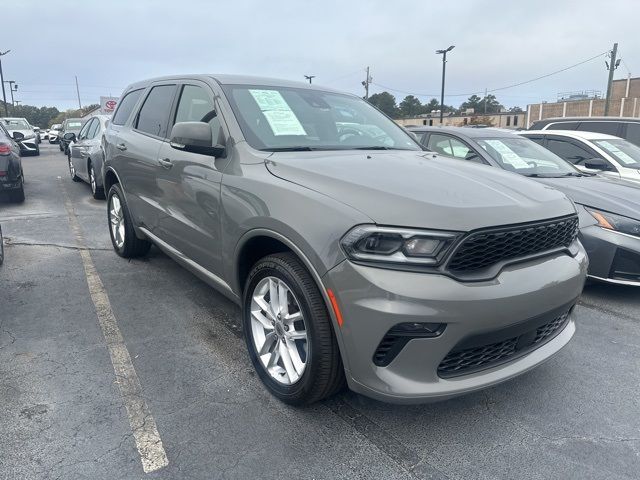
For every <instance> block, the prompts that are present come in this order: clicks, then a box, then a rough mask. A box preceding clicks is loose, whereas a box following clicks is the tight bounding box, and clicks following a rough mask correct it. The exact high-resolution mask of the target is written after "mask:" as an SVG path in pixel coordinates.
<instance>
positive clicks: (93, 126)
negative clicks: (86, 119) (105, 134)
mask: <svg viewBox="0 0 640 480" xmlns="http://www.w3.org/2000/svg"><path fill="white" fill-rule="evenodd" d="M99 130H100V120H98V119H97V118H94V119H93V123H92V124H91V127H90V128H89V132H87V138H88V139H89V140H91V139H94V138H96V135H97V133H98V131H99Z"/></svg>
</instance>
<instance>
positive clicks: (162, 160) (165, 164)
mask: <svg viewBox="0 0 640 480" xmlns="http://www.w3.org/2000/svg"><path fill="white" fill-rule="evenodd" d="M158 163H159V164H160V166H161V167H164V168H166V169H167V170H169V169H170V168H171V167H173V163H172V162H171V160H170V159H169V158H159V159H158Z"/></svg>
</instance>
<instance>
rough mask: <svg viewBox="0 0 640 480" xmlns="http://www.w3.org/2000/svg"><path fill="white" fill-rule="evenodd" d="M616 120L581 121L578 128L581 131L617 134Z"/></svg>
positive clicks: (617, 124)
mask: <svg viewBox="0 0 640 480" xmlns="http://www.w3.org/2000/svg"><path fill="white" fill-rule="evenodd" d="M619 125H620V124H619V123H618V122H581V123H580V125H579V126H578V130H580V131H582V132H597V133H606V134H608V135H618V126H619Z"/></svg>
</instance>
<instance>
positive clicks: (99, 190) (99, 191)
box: [87, 160, 104, 200]
mask: <svg viewBox="0 0 640 480" xmlns="http://www.w3.org/2000/svg"><path fill="white" fill-rule="evenodd" d="M87 172H89V186H90V187H91V195H93V198H95V199H96V200H104V188H103V187H99V186H98V183H97V180H96V171H95V169H94V168H93V163H92V162H91V160H89V163H88V165H87Z"/></svg>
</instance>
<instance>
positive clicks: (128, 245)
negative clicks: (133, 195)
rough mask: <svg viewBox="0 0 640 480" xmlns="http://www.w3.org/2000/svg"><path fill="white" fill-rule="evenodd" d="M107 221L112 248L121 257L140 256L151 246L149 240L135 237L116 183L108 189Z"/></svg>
mask: <svg viewBox="0 0 640 480" xmlns="http://www.w3.org/2000/svg"><path fill="white" fill-rule="evenodd" d="M107 221H108V222H109V235H110V237H111V243H112V245H113V249H114V250H115V251H116V253H117V254H118V255H120V256H121V257H124V258H134V257H141V256H142V255H145V254H146V253H147V252H148V251H149V248H151V243H150V242H149V241H147V240H141V239H139V238H138V237H136V232H135V230H134V229H133V222H132V221H131V214H130V213H129V209H128V207H127V204H126V202H125V200H124V195H123V193H122V189H121V188H120V185H118V184H117V183H116V184H115V185H113V186H112V187H111V189H110V190H109V195H108V198H107Z"/></svg>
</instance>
